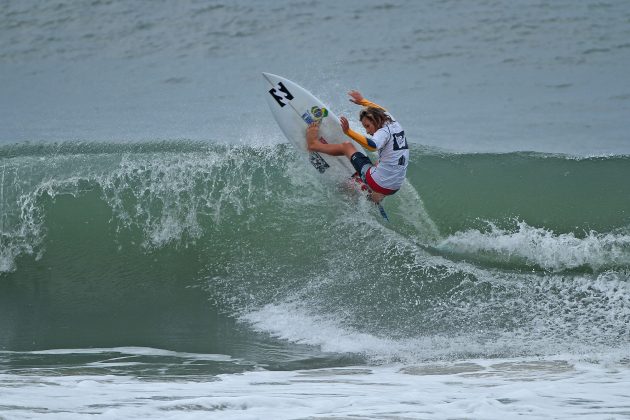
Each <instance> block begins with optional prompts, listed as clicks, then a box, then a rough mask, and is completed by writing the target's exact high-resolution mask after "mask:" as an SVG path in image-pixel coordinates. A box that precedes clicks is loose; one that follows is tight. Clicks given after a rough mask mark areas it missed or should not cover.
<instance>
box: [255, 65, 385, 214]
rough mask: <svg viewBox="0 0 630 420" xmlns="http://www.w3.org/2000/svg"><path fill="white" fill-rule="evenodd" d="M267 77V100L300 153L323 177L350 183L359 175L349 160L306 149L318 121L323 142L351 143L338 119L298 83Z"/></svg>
mask: <svg viewBox="0 0 630 420" xmlns="http://www.w3.org/2000/svg"><path fill="white" fill-rule="evenodd" d="M263 77H264V78H265V80H267V82H268V83H269V86H268V87H269V90H268V91H267V95H265V98H266V100H267V104H268V105H269V108H270V109H271V113H272V114H273V116H274V118H275V120H276V122H277V123H278V125H279V126H280V129H281V130H282V132H283V133H284V135H285V136H286V138H287V139H288V140H289V141H290V142H291V143H292V144H293V146H294V147H295V148H296V150H298V152H299V153H300V154H301V155H302V156H304V157H306V158H307V159H308V161H309V162H310V163H311V165H313V167H314V168H315V169H316V170H317V171H319V173H320V174H322V176H325V177H328V178H329V179H331V180H333V181H337V182H345V181H347V180H348V179H350V177H351V176H352V175H353V174H354V173H355V172H356V171H355V169H354V167H353V166H352V164H351V163H350V161H349V160H348V158H346V157H345V156H330V155H326V154H323V153H317V152H309V151H308V150H307V149H306V128H307V127H308V126H309V124H311V123H313V122H316V121H319V135H320V138H319V141H321V142H323V143H343V142H344V141H347V140H348V137H346V135H345V134H344V133H343V130H342V129H341V122H340V121H339V118H338V117H337V115H335V113H334V112H333V111H332V110H330V108H329V107H327V106H326V105H325V104H324V103H323V102H322V101H320V100H319V99H318V98H316V97H315V96H314V95H313V94H312V93H310V92H309V91H308V90H306V89H304V88H303V87H301V86H300V85H298V84H297V83H295V82H292V81H291V80H289V79H286V78H284V77H281V76H278V75H275V74H271V73H263ZM378 208H379V211H380V212H381V215H382V216H383V217H384V218H385V219H386V220H389V219H388V218H387V214H385V210H384V209H383V207H382V206H381V205H380V204H378Z"/></svg>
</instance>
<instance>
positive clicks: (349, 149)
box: [341, 141, 357, 159]
mask: <svg viewBox="0 0 630 420" xmlns="http://www.w3.org/2000/svg"><path fill="white" fill-rule="evenodd" d="M341 146H342V147H343V154H344V155H346V156H347V157H348V159H350V158H351V157H352V155H353V154H355V153H356V152H357V148H356V147H354V145H353V144H352V143H350V142H349V141H344V142H343V143H341Z"/></svg>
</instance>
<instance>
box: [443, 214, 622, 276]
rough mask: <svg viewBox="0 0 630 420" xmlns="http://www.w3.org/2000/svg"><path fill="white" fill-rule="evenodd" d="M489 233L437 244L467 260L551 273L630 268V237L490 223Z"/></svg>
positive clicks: (460, 236) (470, 233) (474, 232)
mask: <svg viewBox="0 0 630 420" xmlns="http://www.w3.org/2000/svg"><path fill="white" fill-rule="evenodd" d="M489 227H490V229H489V231H480V230H477V229H471V230H467V231H464V232H457V233H454V234H452V235H450V236H449V237H447V238H445V239H444V240H442V241H441V242H440V243H439V244H438V248H439V249H441V250H444V251H448V252H452V253H456V254H463V255H468V256H486V257H489V258H492V259H494V260H498V261H504V262H511V261H516V262H524V263H526V264H530V265H535V266H538V267H542V268H543V269H546V270H551V271H562V270H566V269H573V268H577V267H582V266H588V267H591V268H592V269H593V270H600V269H602V268H605V267H611V266H623V267H627V266H630V235H628V234H627V233H597V232H593V231H591V232H587V233H586V234H585V235H584V237H577V236H576V235H575V234H574V233H573V232H570V233H563V234H556V233H554V232H553V231H551V230H548V229H544V228H537V227H532V226H529V225H528V224H527V223H525V222H518V224H517V229H516V230H514V231H512V230H506V229H501V228H499V227H497V226H496V225H494V224H492V223H490V224H489Z"/></svg>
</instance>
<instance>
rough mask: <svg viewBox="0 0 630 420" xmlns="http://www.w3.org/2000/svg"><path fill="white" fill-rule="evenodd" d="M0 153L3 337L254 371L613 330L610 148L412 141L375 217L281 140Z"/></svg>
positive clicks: (541, 350) (616, 272)
mask: <svg viewBox="0 0 630 420" xmlns="http://www.w3.org/2000/svg"><path fill="white" fill-rule="evenodd" d="M0 159H1V164H2V166H1V167H0V180H1V188H0V210H1V215H2V216H1V219H0V303H1V304H0V332H1V334H0V337H1V338H0V347H2V348H3V349H6V350H29V349H31V350H36V349H44V348H72V347H77V348H80V347H112V348H114V347H121V346H146V347H157V348H165V349H177V350H182V351H203V352H207V353H210V352H213V353H217V354H228V355H236V356H238V355H247V357H249V358H253V359H255V360H265V361H267V362H269V363H272V362H273V359H274V357H277V358H283V357H290V358H291V357H293V358H296V357H297V358H299V357H298V356H296V355H297V354H301V353H300V352H301V351H303V346H302V347H300V346H301V345H307V346H306V347H309V346H312V348H317V349H320V350H321V351H323V352H326V353H329V354H335V353H341V354H355V355H360V356H361V357H365V358H367V359H368V360H375V361H380V360H418V359H427V358H429V359H431V358H448V357H458V356H480V355H481V356H486V357H493V356H513V355H523V354H536V355H539V354H555V353H557V352H597V351H604V350H605V351H609V350H611V349H623V346H624V345H627V342H628V340H629V339H630V329H629V327H628V326H629V325H630V293H629V292H630V282H629V273H630V232H629V230H628V227H629V226H630V223H629V217H630V216H629V215H628V213H627V209H628V208H630V186H629V185H628V184H627V183H626V182H624V180H626V179H628V176H629V175H630V159H629V158H628V157H626V156H610V157H596V158H581V159H575V158H569V157H565V156H559V155H541V154H525V153H513V154H447V153H443V152H438V151H432V150H422V151H419V152H416V154H415V155H414V156H413V163H412V165H411V166H410V168H409V173H410V181H409V183H408V184H407V185H405V186H404V188H403V189H402V190H401V191H400V192H399V193H398V194H396V195H394V196H393V197H391V198H388V199H387V200H386V201H385V202H384V203H385V207H386V209H387V211H388V213H389V216H390V219H391V220H392V221H391V223H386V222H384V221H382V219H381V218H380V216H379V214H378V211H376V209H375V208H374V206H372V205H371V204H369V203H368V202H367V201H366V200H365V199H364V198H362V197H360V196H357V195H356V194H354V193H352V192H349V191H346V190H344V189H343V188H339V187H338V186H332V185H326V184H324V183H322V181H321V180H320V179H319V178H318V176H317V173H316V172H315V171H312V170H310V168H309V167H308V166H307V165H308V164H307V163H304V162H301V161H299V160H296V155H295V154H294V152H293V150H292V149H291V148H289V147H288V146H286V145H282V144H281V145H275V146H271V147H251V146H224V145H216V144H213V145H210V144H206V143H195V142H184V141H182V142H154V143H138V144H115V143H113V144H110V143H88V144H82V143H59V144H41V145H37V144H22V145H14V146H5V147H3V148H0ZM270 343H271V344H270ZM624 343H625V344H624ZM269 346H271V347H269ZM296 346H297V347H296ZM298 347H299V349H298ZM270 348H273V349H274V350H273V351H270V350H269V349H270ZM300 349H301V350H300ZM287 354H290V355H291V356H287ZM300 357H302V356H300Z"/></svg>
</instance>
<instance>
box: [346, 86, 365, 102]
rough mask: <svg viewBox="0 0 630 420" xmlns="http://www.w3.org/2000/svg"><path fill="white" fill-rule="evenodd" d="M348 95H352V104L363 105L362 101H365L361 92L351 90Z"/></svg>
mask: <svg viewBox="0 0 630 420" xmlns="http://www.w3.org/2000/svg"><path fill="white" fill-rule="evenodd" d="M348 95H350V97H351V98H352V99H350V102H354V103H355V104H357V105H361V101H363V95H361V92H359V91H358V90H351V91H350V92H348Z"/></svg>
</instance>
